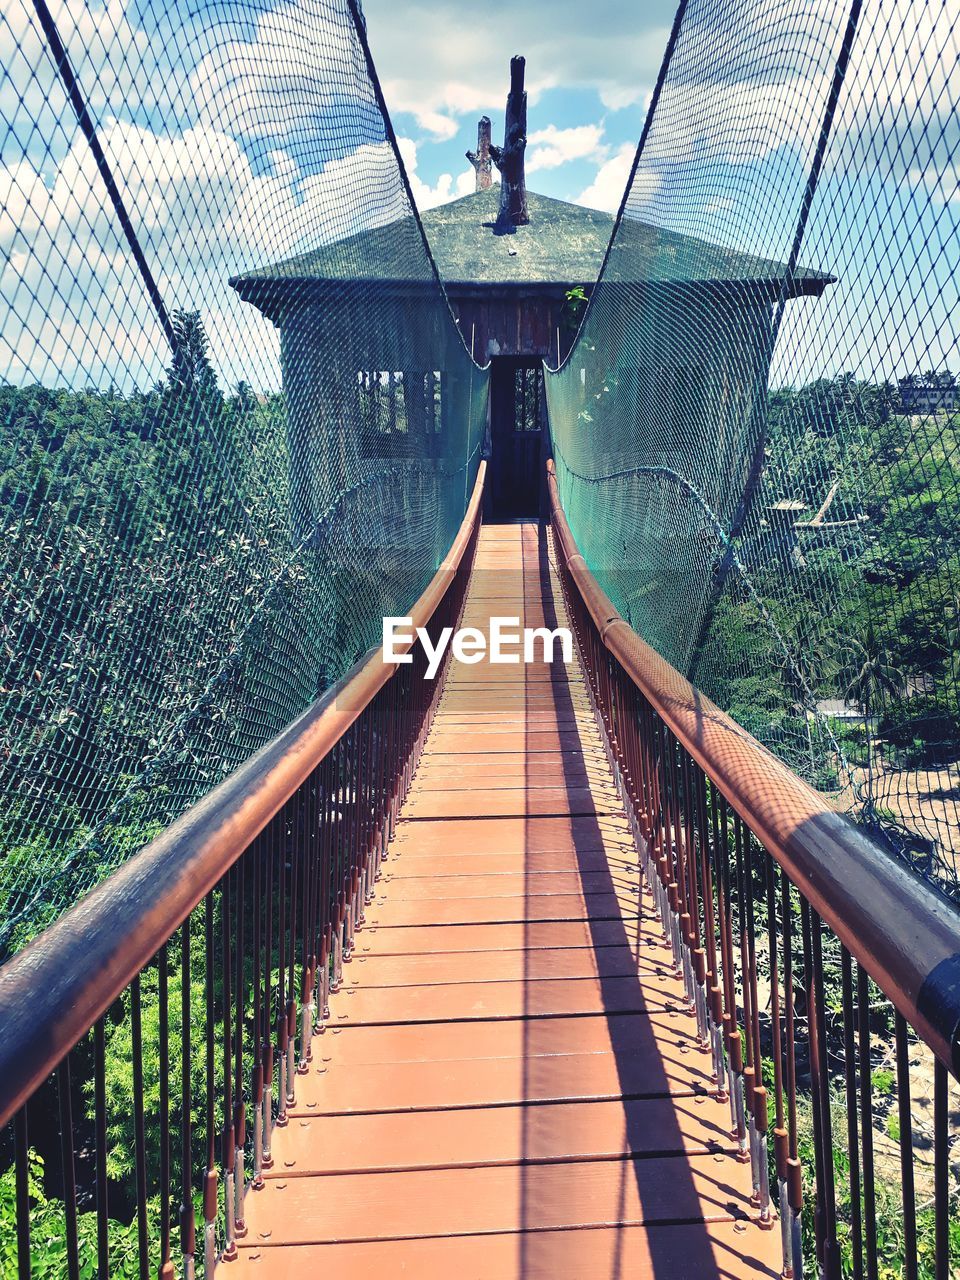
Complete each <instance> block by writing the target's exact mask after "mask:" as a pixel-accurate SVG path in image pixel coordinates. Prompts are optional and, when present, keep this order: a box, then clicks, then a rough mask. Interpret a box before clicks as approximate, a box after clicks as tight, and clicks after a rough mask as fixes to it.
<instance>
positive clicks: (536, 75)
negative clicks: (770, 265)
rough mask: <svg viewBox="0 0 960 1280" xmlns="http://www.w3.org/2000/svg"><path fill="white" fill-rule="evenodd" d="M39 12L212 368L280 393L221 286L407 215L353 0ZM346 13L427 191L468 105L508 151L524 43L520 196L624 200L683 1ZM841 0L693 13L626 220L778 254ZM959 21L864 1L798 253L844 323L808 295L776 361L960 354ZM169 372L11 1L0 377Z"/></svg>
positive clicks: (465, 170)
mask: <svg viewBox="0 0 960 1280" xmlns="http://www.w3.org/2000/svg"><path fill="white" fill-rule="evenodd" d="M49 2H50V7H51V12H52V14H53V17H54V20H55V21H56V23H57V25H58V29H59V30H60V33H61V37H62V38H63V40H64V43H65V45H66V48H67V51H68V54H69V56H70V59H71V62H72V64H73V66H74V68H75V70H76V72H77V76H78V78H79V80H80V83H81V86H82V90H83V93H84V95H85V97H86V99H87V102H88V104H89V108H90V111H91V114H92V115H93V116H94V118H95V120H96V122H97V130H98V137H99V139H100V142H101V145H102V146H103V150H104V152H105V154H106V156H107V160H108V163H109V165H110V168H111V170H112V172H113V174H114V176H115V178H116V181H117V184H118V186H119V188H120V192H121V195H122V198H123V201H124V204H125V205H126V207H127V209H128V211H129V212H130V215H131V220H132V222H133V224H134V226H135V228H136V234H137V238H138V240H139V242H140V244H141V246H142V248H143V251H144V253H145V255H146V258H147V260H148V262H149V263H150V265H151V268H152V270H153V273H154V276H155V278H156V281H157V285H158V287H159V289H160V292H161V294H162V295H163V297H164V298H165V299H166V301H167V305H168V307H169V308H170V309H171V310H173V309H181V310H192V309H199V310H200V311H201V312H202V314H203V318H204V322H205V325H206V328H207V333H208V337H209V340H210V344H211V350H212V353H213V359H214V362H215V366H216V368H217V371H218V373H219V375H220V376H221V379H222V380H223V382H224V383H225V384H226V385H234V384H235V383H236V382H237V381H238V380H239V379H240V378H243V379H244V380H245V381H248V382H250V383H251V384H252V385H253V386H254V387H255V388H257V389H264V390H267V389H273V388H275V387H277V386H278V385H279V382H280V359H279V338H278V334H277V331H276V329H275V328H274V326H273V325H272V324H271V323H270V322H269V321H267V320H266V319H265V318H263V317H262V316H260V315H259V313H257V312H256V311H255V310H254V308H252V307H251V306H249V305H246V304H242V303H240V301H239V299H238V298H237V295H236V294H235V293H234V291H233V290H232V289H231V288H230V287H229V284H228V281H229V279H230V277H231V276H233V275H236V274H239V273H242V272H245V271H249V270H252V269H257V268H262V267H266V266H268V265H271V264H275V263H277V262H280V261H283V260H286V259H289V258H291V257H293V256H296V255H298V254H302V253H304V252H307V251H309V250H310V249H312V248H316V247H317V246H318V245H321V244H329V243H331V242H332V241H336V240H338V239H340V238H342V237H344V236H347V235H349V234H351V233H353V232H356V231H358V230H361V229H370V228H372V227H375V226H382V225H385V224H387V223H390V222H392V221H396V220H397V219H399V218H402V217H403V216H404V214H405V213H406V212H408V210H407V206H406V203H405V196H404V191H403V186H402V182H401V179H400V174H399V172H398V169H397V166H396V163H395V158H394V156H393V153H392V151H391V149H390V147H389V146H388V145H387V143H386V142H385V140H384V130H383V122H382V119H381V117H380V114H379V110H378V108H377V104H376V102H375V100H374V98H373V94H372V89H371V86H370V83H369V80H368V77H367V74H366V69H365V67H364V66H363V62H362V58H361V57H360V55H359V51H358V48H357V44H356V39H355V33H354V31H353V27H352V23H351V20H350V18H349V15H348V11H347V6H346V4H345V3H344V0H230V2H229V3H225V0H49ZM364 9H365V14H366V21H367V29H368V34H369V41H370V44H371V48H372V54H373V58H374V61H375V63H376V66H377V69H378V72H379V77H380V80H381V82H382V85H383V89H384V94H385V98H386V102H387V106H388V108H389V111H390V114H391V118H392V120H393V124H394V127H395V130H396V133H397V135H398V139H399V146H400V151H401V154H402V156H403V159H404V162H405V165H406V168H407V171H408V174H409V177H410V181H411V185H412V188H413V191H414V195H415V197H416V199H417V201H418V203H419V204H420V206H421V207H422V208H426V207H429V206H431V205H434V204H436V203H437V202H439V201H442V200H444V199H450V198H455V197H456V196H457V195H458V194H466V193H468V192H469V191H470V190H472V188H473V185H474V177H473V172H472V170H471V168H470V167H469V164H468V162H467V161H466V159H465V157H464V152H465V151H466V150H467V149H468V148H469V147H472V146H474V145H475V142H476V126H477V120H478V118H479V116H480V115H481V114H483V113H486V114H489V115H490V116H491V118H492V121H493V131H494V138H495V140H499V139H500V138H502V130H503V110H504V103H505V98H506V91H507V85H508V76H509V60H510V57H511V55H513V54H515V53H522V54H523V55H524V56H525V57H526V59H527V86H528V96H529V110H528V150H527V166H526V167H527V177H528V184H529V186H530V187H531V189H533V190H535V191H538V192H540V193H542V194H545V195H551V196H555V197H559V198H561V199H565V200H572V201H580V202H582V203H584V204H586V205H589V206H593V207H596V208H600V209H606V210H611V211H612V210H616V209H617V207H618V206H619V203H620V200H621V197H622V194H623V189H624V184H625V181H626V178H627V174H628V172H629V169H630V164H631V160H632V158H633V155H634V152H635V148H636V144H637V140H638V138H639V135H640V132H641V129H642V127H643V124H644V119H645V114H646V108H647V105H648V102H649V98H650V93H651V90H652V87H653V85H654V83H655V80H656V76H657V71H658V69H659V66H660V63H661V60H662V57H663V53H664V50H665V47H666V44H667V39H668V32H669V28H670V24H671V22H672V19H673V6H672V3H665V2H664V0H645V3H643V4H641V5H637V4H635V3H627V2H626V0H590V2H589V3H587V2H585V0H550V2H549V3H548V2H547V0H521V2H520V3H517V0H512V3H511V4H509V5H508V4H507V3H506V2H505V0H486V3H484V4H483V5H481V4H479V3H477V2H476V0H462V2H458V0H366V2H365V6H364ZM847 13H848V3H847V0H722V2H720V3H718V0H690V3H689V5H688V8H687V11H686V17H685V19H684V28H683V32H682V35H681V40H680V43H679V44H678V46H677V53H676V55H675V58H674V64H673V65H672V66H671V72H670V77H669V79H668V83H667V85H666V86H665V88H664V92H663V96H662V97H661V99H660V103H659V106H658V109H657V113H656V119H655V121H654V125H653V130H652V132H651V134H650V138H649V139H648V143H647V146H646V149H645V154H644V157H643V161H642V163H641V166H640V169H639V170H638V174H637V179H636V181H635V184H634V188H633V191H632V193H631V199H630V204H629V206H628V209H629V212H630V214H631V216H635V217H637V218H642V219H644V220H646V221H652V222H654V223H656V224H657V225H659V226H663V227H665V228H667V229H669V230H670V231H674V232H682V233H685V234H687V235H693V236H696V237H699V238H700V239H703V240H707V241H710V242H712V243H714V244H719V245H723V246H725V247H729V248H734V249H739V250H741V251H744V252H748V253H755V254H756V253H760V254H763V255H765V256H769V257H775V258H778V259H780V260H783V259H784V258H785V256H786V255H788V253H789V249H790V244H791V242H792V239H793V234H794V229H795V226H796V220H797V214H798V209H799V201H800V196H801V194H802V191H803V186H804V183H805V178H806V173H807V172H808V169H809V164H810V161H811V158H812V154H813V145H814V143H815V140H816V138H817V135H818V130H819V124H820V121H821V119H822V117H823V111H824V104H825V102H826V100H827V96H828V89H829V85H830V83H831V78H832V71H833V67H834V64H835V58H836V55H837V50H838V48H839V46H840V42H841V35H842V33H843V29H844V25H845V22H846V16H847ZM958 33H960V0H938V4H936V5H931V4H929V3H927V2H926V0H868V3H866V4H865V5H864V18H863V19H862V21H861V24H860V28H859V30H858V33H857V38H856V41H855V44H854V48H853V51H852V55H851V71H850V73H849V74H848V76H847V79H846V82H845V84H844V88H843V93H842V95H841V100H840V103H839V105H838V108H837V116H836V122H835V127H834V131H833V136H832V138H831V145H830V149H829V151H828V154H827V157H826V161H825V165H824V172H823V176H822V178H821V183H820V189H819V191H818V195H817V202H816V204H815V206H814V208H813V209H812V211H811V217H810V227H809V228H808V234H807V237H806V240H805V243H804V247H803V259H802V261H803V262H804V263H806V264H808V265H811V266H816V267H818V268H820V269H822V270H824V271H826V272H828V273H832V274H834V275H836V276H837V277H838V280H839V282H840V283H839V287H838V288H836V289H833V290H832V291H831V293H830V298H831V300H832V301H831V303H830V306H831V307H832V308H833V313H834V317H835V322H834V324H833V325H832V326H830V325H828V324H827V323H825V315H824V311H823V309H822V308H821V309H819V310H817V309H815V308H807V311H808V312H809V315H810V327H809V329H808V330H807V332H805V333H800V332H799V330H798V329H797V325H796V323H795V321H791V325H792V328H791V329H790V330H789V331H785V332H784V337H783V341H782V342H781V346H785V345H787V344H788V343H789V342H793V343H794V348H795V350H796V352H797V353H798V354H797V355H796V357H795V358H791V361H790V365H789V370H788V373H789V376H791V377H794V376H801V375H802V376H803V377H808V376H812V374H813V372H814V371H816V370H827V371H829V370H831V369H833V368H834V367H839V368H857V369H862V370H864V371H865V372H867V373H870V374H873V375H877V376H879V374H880V373H883V374H884V376H889V375H892V374H895V373H898V372H904V371H911V370H912V369H913V368H915V367H916V366H917V365H918V364H921V363H922V364H923V367H929V365H930V364H933V365H935V366H942V365H944V364H948V363H949V364H950V365H951V367H958V366H960V350H958V343H957V339H956V326H955V324H954V323H953V322H952V320H951V316H952V315H954V314H955V313H956V308H957V307H958V306H960V297H958V290H957V282H958V280H960V165H958V162H957V160H956V157H957V156H958V155H960V111H958V109H957V100H956V99H957V90H956V88H955V87H954V86H956V85H957V84H958V83H960V76H958V67H960V55H958V48H960V34H958ZM425 263H426V259H425V256H424V257H423V260H422V261H421V262H420V264H419V266H420V269H421V270H425V269H427V268H426V266H425ZM412 266H414V267H416V264H412ZM793 312H794V313H795V315H797V316H799V315H800V314H801V309H800V308H799V307H794V308H793ZM794 333H797V335H798V336H797V337H796V338H794V337H793V334H794ZM827 335H829V336H827ZM891 353H892V354H891ZM168 361H169V349H168V347H167V344H166V342H165V339H164V337H163V333H162V331H161V330H160V328H159V326H158V323H157V320H156V316H155V315H153V312H152V308H151V305H150V303H149V299H148V298H147V295H146V292H145V289H144V286H143V282H142V281H141V280H140V278H139V276H138V273H137V271H136V268H135V265H134V263H133V260H132V257H131V254H130V250H129V247H128V246H127V245H126V244H125V242H124V239H123V235H122V233H121V231H120V228H119V224H118V221H117V218H116V217H115V215H114V213H113V211H112V210H111V208H110V202H109V199H108V197H107V192H106V189H105V186H104V183H103V180H102V178H101V177H100V176H99V175H98V174H97V172H96V167H95V165H94V163H93V159H92V156H91V152H90V148H89V146H88V145H87V143H86V141H85V139H84V138H83V136H82V134H81V132H80V130H79V129H78V127H77V121H76V118H75V115H74V113H73V110H72V108H71V106H70V104H69V102H68V101H67V99H66V97H65V93H64V89H63V85H62V84H61V83H60V80H59V77H58V73H57V69H56V67H55V66H54V64H53V62H52V60H51V58H50V55H49V51H48V50H47V49H46V48H45V45H44V41H43V38H42V35H41V33H40V32H39V29H38V26H37V19H36V14H35V11H34V6H33V4H32V3H31V0H5V2H4V4H3V5H2V6H0V379H4V378H6V379H10V380H12V381H16V382H24V381H30V380H37V381H41V382H44V383H46V384H48V385H51V384H53V385H56V384H60V385H63V384H72V385H77V384H79V385H97V386H102V385H105V384H106V383H108V382H110V381H115V382H117V383H118V384H119V385H121V386H124V387H129V386H140V387H142V386H144V385H150V384H151V383H152V382H153V381H155V380H156V378H157V377H159V376H160V375H161V374H162V372H163V369H164V367H165V365H166V363H167V362H168ZM781 363H783V362H781Z"/></svg>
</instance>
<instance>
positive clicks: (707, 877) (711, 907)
mask: <svg viewBox="0 0 960 1280" xmlns="http://www.w3.org/2000/svg"><path fill="white" fill-rule="evenodd" d="M696 798H697V826H698V827H699V831H700V882H701V884H702V885H703V936H704V942H705V943H706V950H707V975H706V981H707V984H708V990H707V999H708V1002H709V1011H710V1023H711V1027H710V1036H711V1040H712V1043H713V1074H714V1078H715V1080H716V1085H717V1100H718V1101H720V1102H722V1101H724V1099H726V1097H727V1082H726V1064H725V1063H724V1058H723V988H722V986H721V981H720V979H721V975H720V969H719V965H718V963H717V912H716V904H715V903H714V880H713V857H712V856H711V838H710V837H711V827H710V823H709V822H708V820H707V779H706V775H705V774H704V772H703V770H702V769H701V768H700V767H699V766H696Z"/></svg>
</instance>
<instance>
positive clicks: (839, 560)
mask: <svg viewBox="0 0 960 1280" xmlns="http://www.w3.org/2000/svg"><path fill="white" fill-rule="evenodd" d="M743 559H744V562H745V565H746V569H747V572H748V576H749V580H750V590H748V589H747V588H746V586H745V584H744V582H743V581H742V580H739V579H731V581H730V583H729V585H728V589H727V591H726V592H725V593H724V595H723V596H722V598H721V599H720V601H719V604H718V607H717V610H716V613H715V615H714V619H713V625H712V628H711V632H710V639H709V642H708V644H707V646H706V650H705V653H704V659H703V662H702V665H701V671H702V682H703V683H705V684H706V685H707V687H708V690H709V691H710V692H711V693H712V694H713V695H714V696H715V697H716V698H717V700H718V701H720V702H721V703H722V704H723V705H724V706H726V707H727V708H728V709H729V710H730V711H731V713H732V714H733V715H734V716H735V717H736V718H737V719H738V720H740V722H741V723H743V724H744V725H745V726H746V727H748V728H749V729H750V730H751V731H752V732H754V733H756V734H757V735H758V736H759V737H761V738H762V739H764V740H765V741H767V742H769V743H770V744H771V745H772V746H773V747H774V748H775V749H776V750H777V751H778V752H779V753H780V754H782V755H783V756H784V757H785V758H786V759H787V760H788V761H789V763H790V764H791V765H792V766H793V767H794V768H795V769H797V770H798V771H799V772H801V773H803V774H805V775H807V776H809V777H810V779H811V781H813V782H814V783H815V784H816V785H818V786H821V787H826V788H827V789H831V788H837V787H842V786H850V785H851V783H852V785H853V788H854V789H855V791H856V792H857V802H858V807H859V808H860V812H861V814H862V817H863V819H864V820H865V821H867V822H868V823H870V824H871V825H873V826H874V827H875V828H876V829H877V830H878V831H879V832H881V833H883V834H885V835H886V836H887V837H888V838H889V840H890V842H891V843H892V844H893V845H894V847H896V848H897V849H898V850H899V851H900V852H906V853H908V854H910V855H911V856H912V857H913V858H914V860H915V861H916V862H917V864H918V865H919V866H920V867H921V869H924V870H928V871H932V872H934V873H936V874H937V875H938V876H939V878H941V879H942V880H943V881H944V883H945V884H946V885H947V887H952V886H953V884H954V882H955V879H956V866H955V864H954V858H955V855H956V854H957V853H960V850H958V849H955V847H954V843H953V840H952V838H951V830H950V828H951V827H955V818H956V817H957V816H958V815H957V812H956V809H955V804H956V800H957V796H956V795H954V794H952V792H953V790H954V788H955V787H956V783H955V782H953V783H949V784H947V785H941V786H940V789H939V790H937V789H936V788H935V787H934V788H933V789H932V791H931V794H932V796H933V798H935V799H936V800H938V801H940V802H941V803H940V807H939V809H938V810H937V811H936V812H934V810H933V809H932V807H931V805H930V801H929V799H926V798H925V795H926V793H925V792H924V791H923V789H922V788H918V787H915V786H914V785H913V783H912V781H911V778H910V775H911V774H912V773H914V772H915V771H917V770H938V769H941V770H942V769H946V768H948V767H949V765H950V764H952V763H954V762H956V761H957V759H958V758H960V687H958V679H957V677H958V674H960V666H958V659H957V652H958V641H960V415H958V414H957V413H953V412H949V413H948V412H941V413H938V414H935V415H934V414H929V415H923V416H921V415H913V414H908V413H906V412H904V411H903V410H902V408H901V400H900V393H899V391H898V389H897V388H896V387H894V386H892V385H890V384H887V385H876V384H873V383H869V382H860V381H857V380H856V379H855V378H853V377H852V376H850V375H844V376H842V377H839V378H835V379H832V380H829V381H819V382H814V383H811V384H809V385H807V386H804V387H802V388H799V389H793V388H784V389H781V390H778V391H775V392H773V393H772V394H771V398H770V412H769V417H768V450H767V459H766V468H765V473H764V477H763V482H762V486H761V493H760V498H759V501H758V503H757V507H756V509H755V512H754V521H753V524H752V526H751V527H750V528H749V529H748V533H747V536H746V538H745V541H744V545H743ZM827 702H832V703H835V704H836V703H842V704H845V714H844V716H843V717H840V716H838V715H837V714H836V712H837V711H838V710H839V708H837V707H835V706H834V707H830V706H825V705H824V704H825V703H827ZM958 795H960V792H958ZM945 814H946V818H945V816H944V815H945ZM918 816H919V818H920V821H917V819H918ZM911 827H912V828H913V829H912V830H911Z"/></svg>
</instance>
